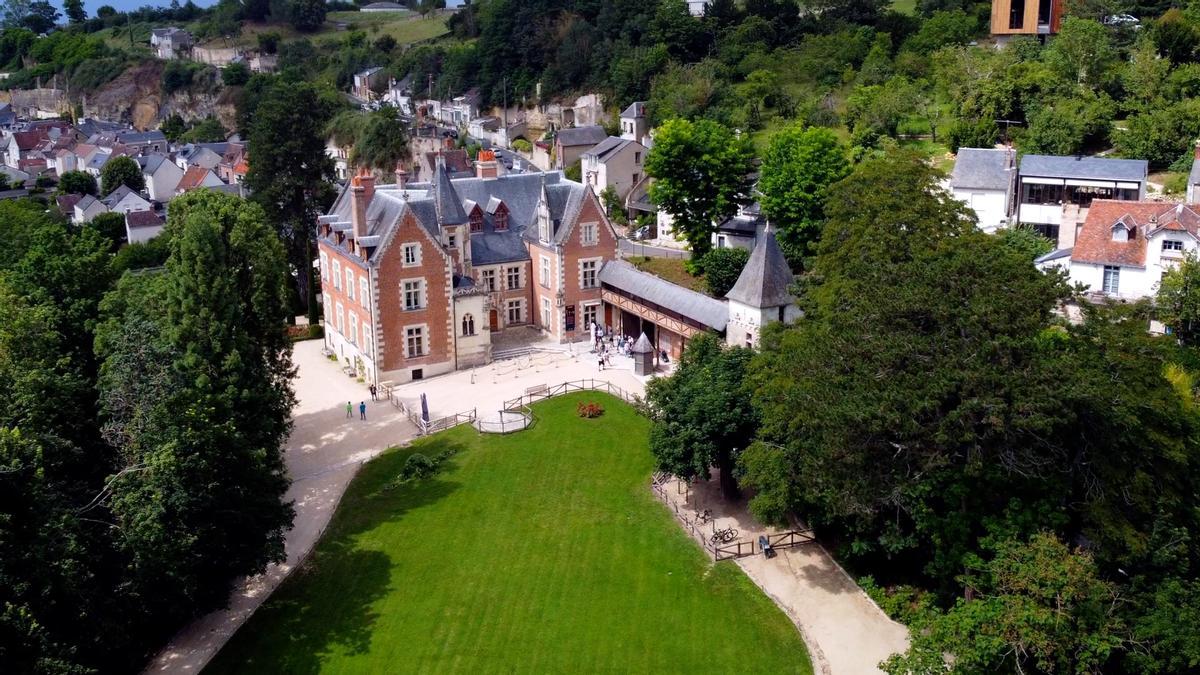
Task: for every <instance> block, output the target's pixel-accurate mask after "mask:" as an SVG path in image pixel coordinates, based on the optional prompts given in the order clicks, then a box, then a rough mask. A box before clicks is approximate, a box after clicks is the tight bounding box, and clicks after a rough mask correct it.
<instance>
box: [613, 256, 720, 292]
mask: <svg viewBox="0 0 1200 675" xmlns="http://www.w3.org/2000/svg"><path fill="white" fill-rule="evenodd" d="M635 249H636V247H635ZM629 262H630V263H632V264H633V266H634V267H636V268H638V269H639V270H641V271H643V272H649V273H650V274H653V275H655V276H657V277H662V278H663V279H666V280H667V281H669V282H671V283H673V284H675V285H677V286H683V287H684V288H690V289H692V290H693V291H697V292H700V293H707V292H708V287H707V286H705V285H704V277H703V276H699V277H697V276H693V275H692V274H691V273H690V272H688V271H687V260H684V259H683V258H651V257H648V256H638V255H635V256H630V258H629Z"/></svg>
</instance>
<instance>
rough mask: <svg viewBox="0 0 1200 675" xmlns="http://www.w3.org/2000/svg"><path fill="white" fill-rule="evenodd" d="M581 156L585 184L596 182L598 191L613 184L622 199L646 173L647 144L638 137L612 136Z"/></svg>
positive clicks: (593, 185) (594, 186)
mask: <svg viewBox="0 0 1200 675" xmlns="http://www.w3.org/2000/svg"><path fill="white" fill-rule="evenodd" d="M579 159H580V162H581V169H582V173H581V175H582V176H583V182H584V183H585V184H587V185H590V186H592V190H593V191H594V192H595V193H596V194H600V193H601V192H604V190H606V189H607V188H612V189H613V190H614V191H616V193H617V197H619V198H620V199H621V200H622V201H624V200H625V197H626V196H627V195H628V194H629V191H630V190H632V189H633V186H634V185H637V184H638V183H639V182H640V181H641V180H642V176H644V175H646V170H645V168H644V167H643V163H644V162H645V160H646V148H645V146H643V145H642V144H641V143H638V142H637V141H630V140H626V139H624V138H618V137H616V136H609V137H608V138H606V139H604V140H603V141H600V142H599V143H597V144H596V145H595V147H593V148H591V149H589V150H587V151H585V152H584V153H583V154H582V155H580V156H579ZM610 215H611V214H610Z"/></svg>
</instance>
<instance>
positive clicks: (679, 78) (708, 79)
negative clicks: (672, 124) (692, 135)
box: [648, 59, 729, 122]
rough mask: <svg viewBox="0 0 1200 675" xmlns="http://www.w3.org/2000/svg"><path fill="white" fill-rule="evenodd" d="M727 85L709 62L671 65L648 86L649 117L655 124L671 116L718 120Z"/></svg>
mask: <svg viewBox="0 0 1200 675" xmlns="http://www.w3.org/2000/svg"><path fill="white" fill-rule="evenodd" d="M728 88H729V83H728V81H727V80H726V76H725V74H724V73H723V72H722V70H721V67H720V64H718V63H716V62H715V61H713V60H712V59H705V60H704V61H700V62H698V63H691V64H687V65H679V64H676V63H674V62H671V63H670V64H669V65H667V67H666V69H665V70H663V72H662V73H661V74H660V75H657V76H656V77H655V78H654V79H653V81H652V82H651V85H650V101H649V104H648V108H649V114H650V116H651V117H653V119H654V120H655V122H663V121H665V120H669V119H671V118H674V117H682V118H686V119H696V118H700V117H719V116H720V114H721V112H722V110H721V107H720V105H721V103H722V102H723V101H724V100H725V98H726V97H727V90H728Z"/></svg>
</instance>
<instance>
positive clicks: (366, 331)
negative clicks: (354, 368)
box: [362, 323, 375, 356]
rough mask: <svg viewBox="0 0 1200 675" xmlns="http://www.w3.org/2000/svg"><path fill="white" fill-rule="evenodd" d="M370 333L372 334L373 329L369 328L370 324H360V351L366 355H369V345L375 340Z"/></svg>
mask: <svg viewBox="0 0 1200 675" xmlns="http://www.w3.org/2000/svg"><path fill="white" fill-rule="evenodd" d="M372 335H373V331H372V330H371V324H369V323H363V324H362V351H363V353H364V354H366V355H367V356H371V345H372V344H373V343H374V342H375V340H374V338H372Z"/></svg>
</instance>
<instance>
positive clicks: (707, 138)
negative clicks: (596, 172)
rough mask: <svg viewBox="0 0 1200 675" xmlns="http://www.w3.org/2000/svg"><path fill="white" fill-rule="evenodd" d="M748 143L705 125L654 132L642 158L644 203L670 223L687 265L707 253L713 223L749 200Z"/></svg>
mask: <svg viewBox="0 0 1200 675" xmlns="http://www.w3.org/2000/svg"><path fill="white" fill-rule="evenodd" d="M751 157H752V150H751V145H750V140H749V138H746V137H744V136H739V135H735V134H733V133H732V132H730V131H729V129H727V128H725V127H723V126H721V125H720V124H717V123H716V122H710V121H708V120H700V121H697V122H691V121H688V120H684V119H675V120H670V121H668V122H666V123H664V124H663V125H662V126H660V127H659V128H658V133H657V135H656V136H655V138H654V147H653V148H651V149H650V154H649V156H648V157H647V158H646V172H647V173H648V174H650V175H651V176H653V177H654V179H655V182H654V184H653V185H652V186H651V187H650V198H651V199H652V200H654V203H655V204H657V205H658V207H659V208H660V209H663V210H664V211H666V212H667V213H669V214H671V216H672V217H673V218H674V219H675V220H674V225H673V227H674V229H675V231H676V232H678V233H679V234H681V235H682V236H683V238H684V239H685V240H686V241H687V242H688V247H689V248H690V249H691V250H692V261H693V262H699V260H700V258H702V257H703V256H704V254H705V253H707V252H708V250H709V249H710V248H712V233H713V231H714V227H715V225H716V223H717V222H718V221H719V220H721V219H724V218H727V217H729V216H731V215H733V214H734V213H735V212H736V211H737V208H738V205H740V204H744V203H745V202H746V201H747V200H748V199H749V188H750V185H749V181H748V180H747V176H748V175H749V174H750V171H751V166H750V160H751Z"/></svg>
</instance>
